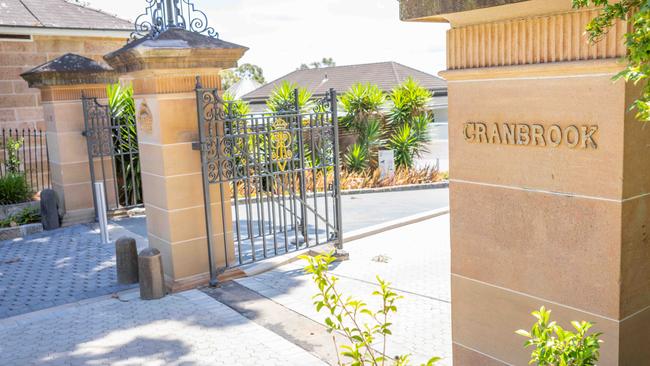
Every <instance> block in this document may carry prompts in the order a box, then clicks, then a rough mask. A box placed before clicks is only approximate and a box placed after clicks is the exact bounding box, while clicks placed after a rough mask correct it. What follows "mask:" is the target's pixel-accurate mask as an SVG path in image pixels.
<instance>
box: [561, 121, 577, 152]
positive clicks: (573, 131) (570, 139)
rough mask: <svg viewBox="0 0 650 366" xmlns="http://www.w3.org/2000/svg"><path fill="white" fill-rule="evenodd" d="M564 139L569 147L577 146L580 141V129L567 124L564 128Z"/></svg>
mask: <svg viewBox="0 0 650 366" xmlns="http://www.w3.org/2000/svg"><path fill="white" fill-rule="evenodd" d="M564 141H566V144H567V145H568V146H569V147H570V148H572V149H573V148H574V147H576V146H578V144H579V143H580V131H579V130H578V127H576V126H569V127H567V128H565V129H564Z"/></svg>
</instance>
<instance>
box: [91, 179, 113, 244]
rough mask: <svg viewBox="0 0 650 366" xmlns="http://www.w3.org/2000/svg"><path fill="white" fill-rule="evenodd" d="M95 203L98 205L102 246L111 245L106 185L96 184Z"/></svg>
mask: <svg viewBox="0 0 650 366" xmlns="http://www.w3.org/2000/svg"><path fill="white" fill-rule="evenodd" d="M95 202H96V204H97V219H98V220H99V235H100V238H101V241H102V244H109V243H110V242H111V240H110V238H109V237H108V217H107V216H106V193H105V191H104V183H101V182H99V183H95Z"/></svg>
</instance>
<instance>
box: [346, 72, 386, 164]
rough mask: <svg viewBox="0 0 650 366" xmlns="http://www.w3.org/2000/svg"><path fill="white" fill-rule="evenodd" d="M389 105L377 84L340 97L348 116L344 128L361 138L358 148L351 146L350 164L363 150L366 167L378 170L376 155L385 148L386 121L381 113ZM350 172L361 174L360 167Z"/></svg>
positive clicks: (349, 153) (362, 85) (351, 91)
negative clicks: (353, 155)
mask: <svg viewBox="0 0 650 366" xmlns="http://www.w3.org/2000/svg"><path fill="white" fill-rule="evenodd" d="M385 102H386V97H385V96H384V93H383V92H382V91H381V89H379V87H378V86H377V85H374V84H370V83H368V84H361V83H357V84H354V85H353V86H352V87H351V88H350V90H348V91H347V92H346V93H345V94H343V95H342V96H341V105H342V106H343V110H344V111H345V112H346V115H345V116H344V117H342V118H341V125H342V126H343V127H345V128H346V129H348V130H351V131H353V132H355V133H357V134H358V137H357V142H356V145H358V146H350V148H349V151H348V154H347V155H348V156H347V157H346V162H347V161H353V162H355V161H356V160H350V159H348V157H351V154H353V153H355V151H356V152H357V155H356V156H357V157H358V156H360V154H359V153H360V152H361V151H362V150H363V152H364V155H365V158H366V159H367V160H368V161H367V162H366V163H365V164H364V165H365V167H370V166H376V164H377V155H378V153H377V151H378V150H379V148H380V147H381V146H382V145H383V140H382V135H383V134H384V132H383V130H384V118H383V115H382V114H381V112H380V109H381V107H382V106H383V105H384V103H385ZM346 167H347V168H348V169H351V170H352V171H358V169H359V164H357V165H355V166H350V165H348V164H346Z"/></svg>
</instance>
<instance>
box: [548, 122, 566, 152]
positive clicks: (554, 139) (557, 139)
mask: <svg viewBox="0 0 650 366" xmlns="http://www.w3.org/2000/svg"><path fill="white" fill-rule="evenodd" d="M546 139H547V140H548V142H549V143H550V144H551V146H553V147H558V146H560V144H561V143H562V128H561V127H560V126H558V125H553V126H551V127H549V129H548V132H546Z"/></svg>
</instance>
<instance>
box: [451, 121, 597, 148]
mask: <svg viewBox="0 0 650 366" xmlns="http://www.w3.org/2000/svg"><path fill="white" fill-rule="evenodd" d="M500 127H501V128H500ZM463 137H464V138H465V141H467V142H471V143H478V144H490V145H519V146H537V147H552V148H557V147H560V146H566V147H568V148H571V149H577V148H580V149H584V150H589V149H592V150H596V149H598V142H597V138H598V126H597V125H569V126H566V127H561V126H560V125H556V124H553V125H550V126H544V125H542V124H532V125H531V124H527V123H503V124H498V123H492V124H486V123H483V122H467V123H465V124H464V125H463Z"/></svg>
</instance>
